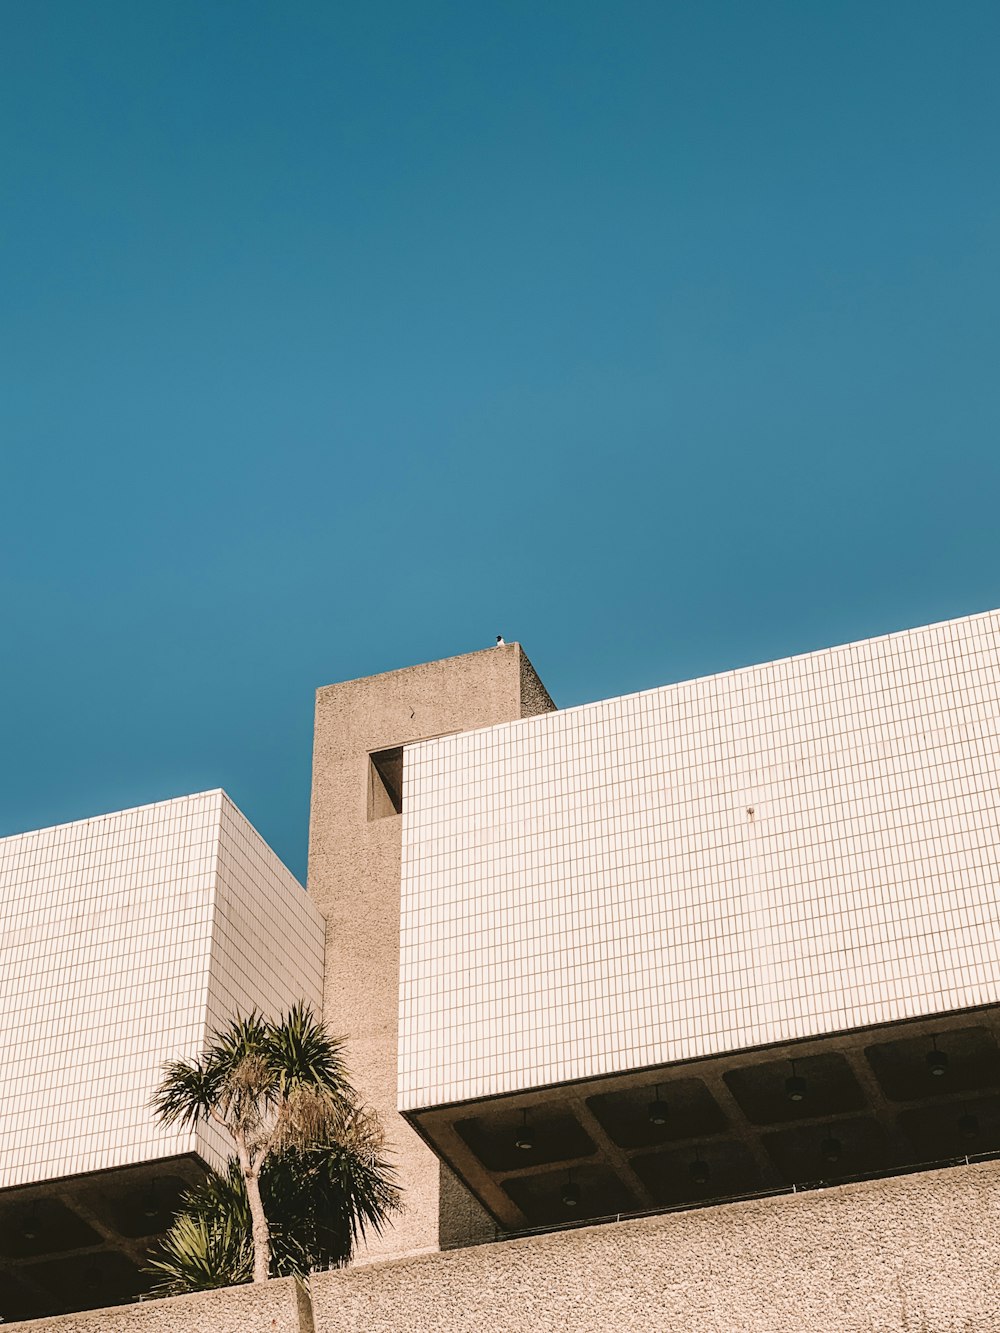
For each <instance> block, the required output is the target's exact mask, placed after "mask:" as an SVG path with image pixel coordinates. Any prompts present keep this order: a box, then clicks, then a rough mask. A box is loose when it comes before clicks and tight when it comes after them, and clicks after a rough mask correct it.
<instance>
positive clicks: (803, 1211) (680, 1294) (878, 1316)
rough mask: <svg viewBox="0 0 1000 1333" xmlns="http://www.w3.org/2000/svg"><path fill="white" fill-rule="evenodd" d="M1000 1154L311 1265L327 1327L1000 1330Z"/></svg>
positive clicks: (685, 1332)
mask: <svg viewBox="0 0 1000 1333" xmlns="http://www.w3.org/2000/svg"><path fill="white" fill-rule="evenodd" d="M998 1272H1000V1163H996V1162H989V1163H982V1164H978V1165H973V1166H960V1167H952V1168H948V1169H945V1170H940V1171H928V1172H923V1173H920V1174H917V1175H910V1176H896V1177H893V1178H890V1179H884V1180H874V1181H865V1182H863V1183H860V1184H852V1185H843V1186H839V1187H837V1188H834V1189H828V1190H815V1191H810V1192H807V1193H801V1194H795V1195H782V1196H779V1197H773V1198H768V1199H758V1200H752V1201H748V1202H743V1203H736V1204H728V1205H724V1206H722V1207H718V1208H705V1209H699V1210H697V1211H692V1212H685V1213H673V1214H669V1215H661V1216H657V1217H648V1218H642V1219H637V1220H632V1221H625V1222H618V1223H614V1222H612V1223H606V1224H603V1225H599V1226H593V1227H586V1228H580V1229H579V1230H572V1231H562V1232H556V1233H550V1234H547V1235H539V1236H530V1237H525V1238H522V1239H519V1240H514V1241H505V1242H499V1243H495V1244H490V1245H481V1246H478V1247H476V1248H474V1249H465V1250H452V1251H448V1252H444V1253H440V1254H434V1255H421V1256H417V1257H414V1258H411V1259H400V1260H395V1261H392V1262H387V1263H380V1264H374V1265H371V1266H369V1267H364V1268H355V1269H346V1270H343V1271H341V1272H337V1273H323V1274H315V1275H314V1276H313V1278H312V1281H311V1290H312V1300H313V1312H314V1318H315V1321H316V1329H317V1333H361V1331H362V1330H364V1333H481V1330H482V1329H484V1328H492V1329H502V1330H503V1333H529V1331H530V1333H539V1331H540V1330H545V1331H548V1330H552V1329H560V1330H566V1331H567V1333H568V1331H570V1330H571V1331H572V1333H607V1330H608V1329H614V1330H617V1331H618V1333H624V1331H625V1330H636V1333H638V1331H639V1330H642V1331H643V1333H646V1330H649V1329H654V1328H655V1329H657V1330H659V1331H660V1333H996V1330H997V1329H1000V1281H998V1277H997V1274H998Z"/></svg>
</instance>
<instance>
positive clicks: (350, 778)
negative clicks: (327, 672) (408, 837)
mask: <svg viewBox="0 0 1000 1333" xmlns="http://www.w3.org/2000/svg"><path fill="white" fill-rule="evenodd" d="M554 708H555V705H554V704H553V702H552V700H551V699H550V697H549V695H548V692H547V691H546V689H545V687H544V686H543V685H542V683H541V681H540V680H539V678H538V676H537V675H536V674H535V670H534V668H533V667H532V665H531V663H530V662H529V661H528V658H527V657H526V656H525V654H524V652H523V651H522V649H521V647H520V645H519V644H516V643H511V644H504V645H502V646H498V647H496V648H488V649H485V650H484V651H482V652H477V653H468V654H466V655H465V656H462V657H452V658H448V659H446V660H445V661H441V662H429V663H427V664H425V665H423V666H415V667H407V668H406V669H404V670H401V671H390V672H386V673H385V674H384V675H380V676H369V677H366V678H365V679H362V680H352V681H346V682H344V683H343V684H339V685H328V686H326V687H324V688H323V689H320V690H318V691H317V694H316V726H315V737H314V751H313V785H312V811H311V818H310V830H309V879H308V887H309V893H310V895H311V897H312V899H313V901H314V902H315V904H316V906H317V907H318V908H319V909H320V911H321V912H322V913H323V914H324V915H325V917H326V923H327V926H326V929H327V937H326V983H325V992H324V994H325V998H324V1014H325V1017H326V1020H327V1022H328V1024H329V1025H330V1028H331V1030H332V1031H333V1032H335V1033H341V1034H343V1035H344V1036H346V1037H347V1038H348V1050H347V1056H348V1061H349V1065H350V1069H351V1071H352V1074H353V1076H354V1079H355V1082H356V1084H357V1086H358V1088H359V1090H360V1092H361V1094H362V1096H363V1097H364V1098H365V1100H366V1101H367V1102H368V1103H369V1104H370V1105H371V1106H373V1107H374V1109H375V1110H376V1111H377V1112H378V1113H379V1115H380V1116H381V1117H382V1120H383V1123H384V1125H385V1127H386V1137H387V1140H388V1146H389V1148H390V1149H391V1152H392V1155H393V1161H394V1164H395V1166H396V1168H397V1171H398V1174H399V1180H400V1184H401V1186H402V1188H403V1191H404V1194H403V1201H404V1211H403V1213H402V1215H401V1216H400V1217H399V1218H397V1220H396V1221H395V1223H394V1225H393V1226H392V1227H391V1228H390V1230H389V1231H388V1232H387V1233H386V1234H385V1235H384V1236H383V1237H382V1238H381V1239H378V1238H372V1239H371V1241H370V1242H369V1244H368V1246H367V1252H366V1255H365V1257H366V1258H367V1259H375V1258H378V1259H382V1258H389V1257H392V1256H396V1255H401V1254H408V1253H414V1252H417V1251H421V1250H436V1249H439V1248H447V1247H449V1246H452V1245H459V1244H463V1243H468V1242H469V1241H472V1240H475V1239H477V1238H479V1237H490V1236H492V1235H493V1232H494V1224H493V1223H492V1222H491V1221H490V1220H489V1219H488V1218H487V1217H486V1215H485V1213H483V1211H482V1210H481V1209H480V1207H479V1205H478V1204H477V1203H476V1202H475V1201H474V1200H473V1199H472V1197H471V1196H470V1195H469V1194H468V1193H467V1192H466V1191H465V1189H464V1188H463V1187H462V1186H461V1185H460V1184H459V1183H458V1182H457V1180H456V1179H455V1178H454V1176H452V1174H451V1172H449V1171H448V1169H447V1168H446V1167H444V1166H442V1164H441V1163H440V1162H439V1161H438V1159H437V1158H436V1157H435V1156H434V1154H433V1153H432V1152H431V1151H430V1150H429V1149H428V1148H427V1147H426V1146H425V1145H424V1144H423V1143H422V1142H421V1140H420V1139H419V1138H418V1136H417V1135H416V1133H415V1132H414V1131H413V1130H412V1129H411V1128H410V1127H409V1126H408V1125H407V1124H406V1122H405V1121H404V1120H403V1119H402V1118H401V1117H400V1116H399V1115H398V1114H397V1111H396V1099H397V1069H396V1060H397V1056H396V1053H397V1040H398V1032H397V1027H398V1010H399V909H400V856H401V824H402V820H401V818H400V814H401V811H402V799H403V781H402V775H403V747H405V746H406V745H407V744H409V743H410V742H413V741H420V740H427V739H429V738H431V737H434V736H442V735H447V734H451V733H454V732H458V731H474V730H476V729H477V728H479V727H489V726H494V725H496V724H497V723H500V722H512V721H515V720H517V719H518V718H523V717H532V716H534V715H536V714H538V713H545V712H551V711H553V710H554Z"/></svg>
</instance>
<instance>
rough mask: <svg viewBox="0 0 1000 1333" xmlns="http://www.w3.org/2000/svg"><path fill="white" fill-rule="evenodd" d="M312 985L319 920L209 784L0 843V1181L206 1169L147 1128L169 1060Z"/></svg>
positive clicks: (184, 1138) (210, 1152)
mask: <svg viewBox="0 0 1000 1333" xmlns="http://www.w3.org/2000/svg"><path fill="white" fill-rule="evenodd" d="M322 983H323V924H322V918H321V916H320V914H319V912H318V911H317V910H316V908H315V907H314V906H313V905H312V904H311V903H310V902H309V900H308V899H307V898H306V895H305V893H304V892H303V891H302V889H301V887H300V886H299V885H298V884H297V882H296V881H295V879H294V878H293V877H292V875H291V874H290V873H289V872H288V871H287V870H286V869H285V867H284V866H283V865H282V864H281V863H280V861H278V859H277V857H276V856H275V855H274V853H273V852H271V851H270V849H269V848H268V847H267V846H266V845H265V844H264V843H263V842H262V841H261V839H260V838H259V836H258V835H257V834H256V832H255V831H254V830H253V828H252V827H251V826H250V825H249V824H248V823H247V821H246V820H245V819H244V818H243V816H242V815H241V814H240V813H239V811H238V810H237V809H236V808H235V806H233V804H232V803H231V802H230V801H229V800H228V798H227V797H226V796H225V794H224V793H223V792H221V791H213V792H206V793H203V794H200V795H196V796H189V797H184V798H182V799H179V800H173V801H165V802H162V803H160V804H157V805H150V806H144V807H142V808H140V809H136V810H125V811H122V812H121V813H118V814H112V815H104V816H101V817H100V818H96V819H88V820H82V821H80V822H77V823H73V824H65V825H62V826H60V827H58V828H50V829H42V830H39V831H37V832H32V833H25V834H20V835H17V836H14V837H9V838H4V839H2V840H0V1069H2V1070H3V1074H4V1078H3V1104H2V1107H0V1188H3V1187H7V1186H13V1185H19V1184H24V1183H30V1182H38V1181H43V1180H47V1179H52V1178H55V1177H60V1176H69V1175H77V1174H82V1173H85V1172H93V1171H98V1170H103V1169H106V1168H109V1167H117V1166H125V1165H132V1164H135V1163H140V1162H144V1161H150V1160H154V1159H157V1158H162V1157H170V1156H176V1155H182V1154H186V1153H191V1152H197V1153H199V1154H200V1155H201V1156H202V1157H204V1158H206V1159H207V1160H209V1161H218V1160H219V1157H220V1152H221V1151H223V1150H224V1145H223V1144H222V1143H221V1142H220V1141H219V1140H218V1138H217V1137H216V1136H215V1135H211V1136H203V1135H197V1136H196V1135H193V1134H189V1133H178V1132H176V1131H167V1130H163V1129H160V1128H159V1127H158V1126H157V1125H156V1123H155V1121H154V1119H153V1116H152V1114H151V1112H150V1109H149V1100H150V1096H151V1094H152V1092H153V1090H154V1088H155V1087H156V1085H157V1083H158V1081H159V1078H160V1073H161V1067H162V1065H163V1062H164V1061H165V1060H168V1059H172V1058H176V1057H178V1056H186V1055H194V1054H197V1053H198V1052H199V1051H200V1050H201V1047H202V1043H203V1041H204V1037H205V1034H206V1031H208V1030H211V1029H212V1028H214V1027H215V1026H216V1025H217V1024H219V1023H222V1022H224V1021H225V1020H226V1019H227V1018H228V1017H229V1016H230V1015H231V1014H233V1013H234V1012H236V1011H242V1012H246V1011H248V1010H249V1009H251V1008H253V1007H258V1008H263V1009H265V1010H270V1011H277V1010H279V1009H281V1008H285V1007H287V1006H288V1005H289V1004H290V1003H292V1002H293V1001H295V1000H298V999H305V1000H307V1001H308V1002H310V1003H311V1004H313V1005H315V1006H317V1007H319V1005H320V1004H321V1001H322Z"/></svg>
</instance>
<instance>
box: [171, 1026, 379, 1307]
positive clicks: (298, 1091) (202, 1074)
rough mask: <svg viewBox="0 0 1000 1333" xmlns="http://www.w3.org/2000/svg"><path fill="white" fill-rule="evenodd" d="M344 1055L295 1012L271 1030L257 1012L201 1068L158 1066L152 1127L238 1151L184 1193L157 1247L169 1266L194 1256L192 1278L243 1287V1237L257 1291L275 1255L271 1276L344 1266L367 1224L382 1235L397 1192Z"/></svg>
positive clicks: (216, 1045)
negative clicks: (198, 1134) (205, 1276)
mask: <svg viewBox="0 0 1000 1333" xmlns="http://www.w3.org/2000/svg"><path fill="white" fill-rule="evenodd" d="M342 1049H343V1042H342V1041H341V1040H340V1039H339V1038H335V1037H331V1036H330V1035H329V1033H328V1032H327V1030H326V1028H325V1026H324V1024H323V1023H322V1022H320V1021H319V1020H318V1019H317V1018H316V1017H315V1016H314V1015H313V1013H312V1011H311V1010H310V1009H308V1008H307V1007H306V1006H305V1005H304V1004H298V1005H296V1006H294V1007H293V1008H292V1009H291V1010H290V1012H289V1013H287V1014H285V1015H284V1016H283V1017H282V1018H280V1019H279V1020H278V1021H277V1022H269V1021H268V1020H266V1019H265V1018H263V1017H262V1016H261V1015H260V1014H257V1013H253V1014H250V1016H249V1017H247V1018H234V1019H233V1020H232V1021H231V1022H230V1023H229V1025H228V1027H226V1028H223V1029H222V1030H221V1031H219V1032H216V1033H215V1034H214V1035H213V1036H212V1037H211V1038H210V1040H209V1042H208V1045H207V1047H206V1049H205V1050H204V1052H203V1053H202V1055H201V1056H200V1057H199V1058H197V1059H191V1060H176V1061H173V1062H171V1063H170V1064H168V1065H166V1066H165V1067H164V1077H163V1082H162V1083H161V1084H160V1087H159V1089H158V1090H157V1092H156V1094H155V1096H154V1098H153V1106H154V1108H155V1110H156V1114H157V1117H158V1119H159V1120H160V1122H161V1124H163V1125H168V1126H169V1125H179V1126H181V1127H182V1128H190V1127H193V1126H195V1125H197V1124H199V1123H202V1122H205V1121H210V1122H212V1123H213V1124H216V1125H218V1126H219V1127H220V1128H221V1129H223V1130H225V1132H226V1133H227V1134H228V1135H229V1137H230V1138H231V1139H232V1141H233V1145H234V1147H235V1149H236V1156H235V1159H234V1161H233V1163H232V1164H231V1166H230V1170H229V1174H228V1176H223V1177H219V1176H214V1177H210V1178H209V1181H207V1182H206V1183H205V1185H203V1186H201V1187H199V1189H198V1190H195V1191H192V1192H191V1193H189V1195H188V1197H187V1199H186V1200H185V1205H184V1209H183V1210H182V1214H181V1218H182V1219H183V1218H185V1217H186V1218H187V1219H188V1220H187V1221H186V1222H183V1223H182V1225H181V1229H180V1230H179V1231H178V1230H177V1229H176V1227H175V1228H173V1229H172V1230H171V1232H170V1233H169V1235H168V1238H167V1249H166V1251H165V1256H164V1257H165V1260H166V1261H167V1263H168V1264H169V1263H173V1262H175V1261H177V1259H178V1256H179V1255H181V1254H187V1255H189V1256H191V1255H194V1256H195V1262H194V1263H193V1266H189V1267H190V1268H191V1271H192V1272H196V1271H197V1270H198V1266H199V1264H200V1265H201V1266H202V1268H204V1269H205V1270H206V1271H208V1270H210V1269H213V1270H214V1269H218V1268H221V1269H225V1270H226V1272H227V1273H230V1274H232V1275H233V1277H232V1280H234V1281H237V1282H238V1281H246V1280H247V1277H246V1276H245V1275H244V1276H238V1274H244V1272H245V1268H246V1263H245V1257H240V1256H241V1255H242V1254H243V1251H242V1250H241V1249H240V1245H241V1238H242V1243H245V1241H246V1237H247V1233H248V1232H249V1254H250V1256H251V1258H252V1266H251V1276H252V1278H253V1281H254V1282H266V1281H267V1279H268V1278H269V1277H270V1276H271V1271H272V1267H273V1263H272V1260H273V1258H274V1255H273V1253H272V1251H273V1250H274V1249H275V1248H277V1250H278V1260H279V1262H278V1269H279V1271H281V1272H294V1271H308V1268H309V1267H312V1266H319V1265H320V1264H323V1263H326V1264H332V1263H344V1262H346V1260H347V1259H348V1258H349V1257H350V1254H351V1250H352V1248H353V1245H354V1243H355V1241H356V1240H357V1239H358V1238H359V1237H360V1236H361V1235H363V1234H364V1230H365V1228H366V1227H367V1226H371V1227H373V1228H374V1229H375V1230H377V1231H378V1230H381V1227H382V1225H383V1223H384V1221H385V1219H386V1217H387V1216H388V1214H389V1213H390V1212H392V1211H393V1210H394V1209H395V1208H397V1207H398V1193H397V1190H396V1187H395V1185H394V1184H393V1181H392V1172H391V1169H390V1168H389V1167H387V1166H386V1165H385V1163H384V1162H383V1161H381V1159H380V1158H379V1156H378V1153H379V1149H380V1148H381V1131H380V1129H379V1126H378V1122H377V1120H376V1118H375V1116H374V1114H373V1113H371V1112H369V1111H367V1110H365V1109H364V1108H362V1107H361V1106H360V1105H359V1102H358V1096H357V1093H356V1092H355V1090H354V1088H353V1087H352V1086H351V1083H350V1080H349V1078H348V1075H347V1070H346V1067H345V1065H344V1061H343V1059H342V1056H341V1051H342ZM265 1197H266V1199H267V1204H268V1206H267V1207H266V1206H265ZM269 1213H270V1214H271V1217H272V1219H274V1221H275V1223H276V1230H275V1235H274V1236H272V1225H271V1222H270V1221H269ZM247 1223H249V1226H248V1225H247ZM171 1245H172V1246H173V1247H174V1253H173V1254H171V1252H170V1246H171ZM178 1247H180V1249H179V1250H178ZM227 1256H228V1257H227ZM159 1267H160V1269H161V1271H163V1263H162V1262H161V1263H160V1265H159ZM166 1278H167V1280H168V1281H169V1279H170V1275H169V1272H167V1273H166ZM184 1289H187V1290H190V1289H197V1288H191V1287H187V1288H184Z"/></svg>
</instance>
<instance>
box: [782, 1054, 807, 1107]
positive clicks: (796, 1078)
mask: <svg viewBox="0 0 1000 1333" xmlns="http://www.w3.org/2000/svg"><path fill="white" fill-rule="evenodd" d="M788 1063H789V1064H790V1065H791V1066H792V1074H791V1077H790V1078H786V1079H785V1096H786V1097H787V1098H788V1100H789V1101H790V1102H800V1101H802V1100H803V1098H804V1097H805V1095H806V1081H805V1079H804V1078H802V1076H801V1075H800V1074H796V1072H795V1061H794V1060H789V1062H788Z"/></svg>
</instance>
